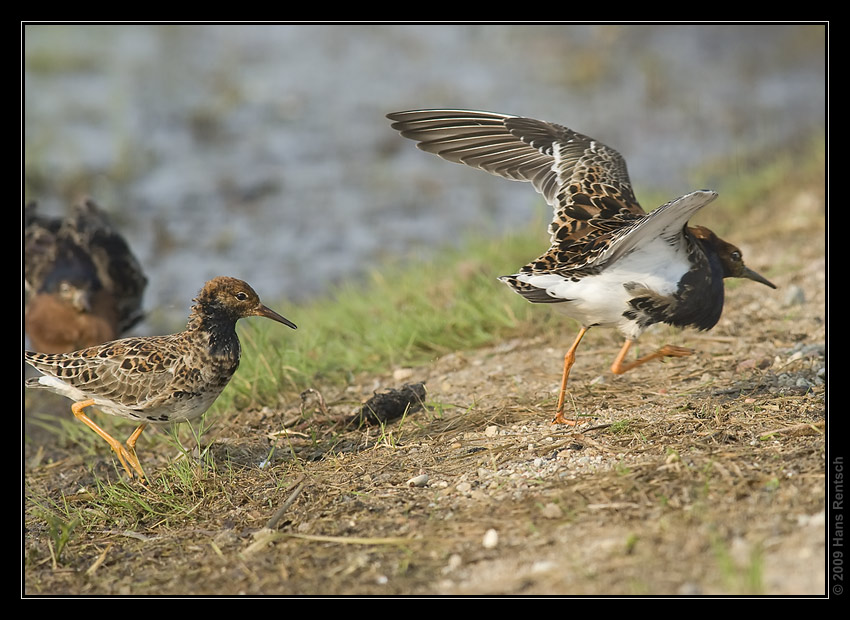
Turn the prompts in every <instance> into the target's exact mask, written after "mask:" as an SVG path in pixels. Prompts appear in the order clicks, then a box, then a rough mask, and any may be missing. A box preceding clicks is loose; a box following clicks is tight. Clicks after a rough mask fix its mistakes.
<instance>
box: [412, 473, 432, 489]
mask: <svg viewBox="0 0 850 620" xmlns="http://www.w3.org/2000/svg"><path fill="white" fill-rule="evenodd" d="M427 484H428V474H419V475H418V476H413V478H411V479H410V480H408V481H407V486H409V487H424V486H426V485H427Z"/></svg>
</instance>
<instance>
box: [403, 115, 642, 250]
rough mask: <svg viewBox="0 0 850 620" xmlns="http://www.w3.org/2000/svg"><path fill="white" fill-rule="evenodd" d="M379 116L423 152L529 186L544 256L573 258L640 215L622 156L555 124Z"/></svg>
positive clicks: (481, 117) (479, 117) (492, 118)
mask: <svg viewBox="0 0 850 620" xmlns="http://www.w3.org/2000/svg"><path fill="white" fill-rule="evenodd" d="M387 117H388V118H390V119H391V120H393V121H395V122H393V124H392V127H393V129H396V130H397V131H399V132H400V133H401V135H402V136H404V137H405V138H410V139H411V140H416V141H417V142H418V145H417V146H418V147H419V148H420V149H422V150H423V151H426V152H429V153H434V154H435V155H438V156H440V157H442V158H443V159H445V160H447V161H451V162H454V163H459V164H466V165H467V166H471V167H473V168H480V169H481V170H484V171H486V172H489V173H490V174H494V175H497V176H501V177H504V178H506V179H511V180H515V181H528V182H530V183H531V184H532V185H533V186H534V188H535V189H536V190H537V191H538V192H540V194H542V195H543V197H544V198H545V199H546V202H547V203H548V204H549V205H550V206H551V207H552V211H553V219H552V223H551V224H550V226H549V233H550V234H551V242H552V248H551V249H550V252H551V250H554V249H555V248H556V246H557V250H558V251H559V252H562V253H563V252H566V255H573V253H574V252H580V251H581V247H582V246H584V245H585V244H587V243H594V240H595V239H596V238H597V237H599V236H607V235H609V234H610V233H611V232H612V231H614V230H617V229H619V228H620V227H622V226H628V225H630V224H632V223H633V222H634V221H635V220H636V219H639V218H641V217H643V216H644V215H645V213H644V211H643V209H642V208H641V206H640V204H638V202H637V200H636V199H635V196H634V192H633V191H632V187H631V182H630V181H629V175H628V171H627V169H626V162H625V161H624V160H623V157H622V156H621V155H620V154H619V153H618V152H617V151H615V150H614V149H612V148H610V147H607V146H605V145H604V144H602V143H601V142H598V141H597V140H594V139H593V138H590V137H588V136H585V135H582V134H580V133H578V132H576V131H573V130H571V129H568V128H567V127H564V126H562V125H557V124H555V123H548V122H545V121H538V120H534V119H531V118H523V117H519V116H510V115H507V114H496V113H493V112H481V111H473V110H410V111H406V112H394V113H392V114H388V115H387ZM547 254H548V253H547ZM541 258H542V257H541Z"/></svg>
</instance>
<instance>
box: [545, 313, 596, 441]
mask: <svg viewBox="0 0 850 620" xmlns="http://www.w3.org/2000/svg"><path fill="white" fill-rule="evenodd" d="M588 329H589V328H588V327H582V328H581V331H579V333H578V336H576V339H575V342H573V346H571V347H570V349H569V351H567V354H566V355H565V356H564V375H563V377H561V392H560V394H559V395H558V409H557V411H556V412H555V419H553V420H552V424H569V425H570V426H575V425H576V424H577V422H576V421H575V420H568V419H566V418H565V417H564V398H565V396H566V394H567V379H569V376H570V369H571V368H572V367H573V364H575V362H576V349H578V344H579V343H580V342H581V339H582V338H584V335H585V334H586V333H587V330H588Z"/></svg>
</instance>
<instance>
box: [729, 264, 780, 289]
mask: <svg viewBox="0 0 850 620" xmlns="http://www.w3.org/2000/svg"><path fill="white" fill-rule="evenodd" d="M738 277H740V278H747V279H748V280H753V281H754V282H761V283H762V284H765V285H767V286H769V287H770V288H776V285H775V284H774V283H773V282H771V281H770V280H768V279H767V278H765V277H764V276H762V275H760V274H758V273H756V272H755V271H753V270H752V269H750V268H749V267H744V269H743V271H742V272H741V275H740V276H738Z"/></svg>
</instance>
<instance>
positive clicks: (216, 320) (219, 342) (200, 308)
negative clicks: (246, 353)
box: [186, 304, 241, 362]
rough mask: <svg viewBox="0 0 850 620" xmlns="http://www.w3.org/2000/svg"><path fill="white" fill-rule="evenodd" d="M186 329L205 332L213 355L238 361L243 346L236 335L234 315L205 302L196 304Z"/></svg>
mask: <svg viewBox="0 0 850 620" xmlns="http://www.w3.org/2000/svg"><path fill="white" fill-rule="evenodd" d="M186 331H189V332H196V333H202V334H204V335H205V336H206V338H207V342H208V343H209V348H210V354H211V355H213V356H216V357H225V358H229V359H231V360H233V359H235V360H236V361H237V362H238V360H239V355H240V353H241V347H240V345H239V337H238V336H237V335H236V320H234V319H233V318H232V317H230V316H227V315H225V314H223V313H221V312H216V311H215V309H213V308H209V307H208V306H205V305H203V304H196V305H195V306H194V307H193V308H192V312H191V313H190V314H189V323H188V325H187V327H186Z"/></svg>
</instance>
